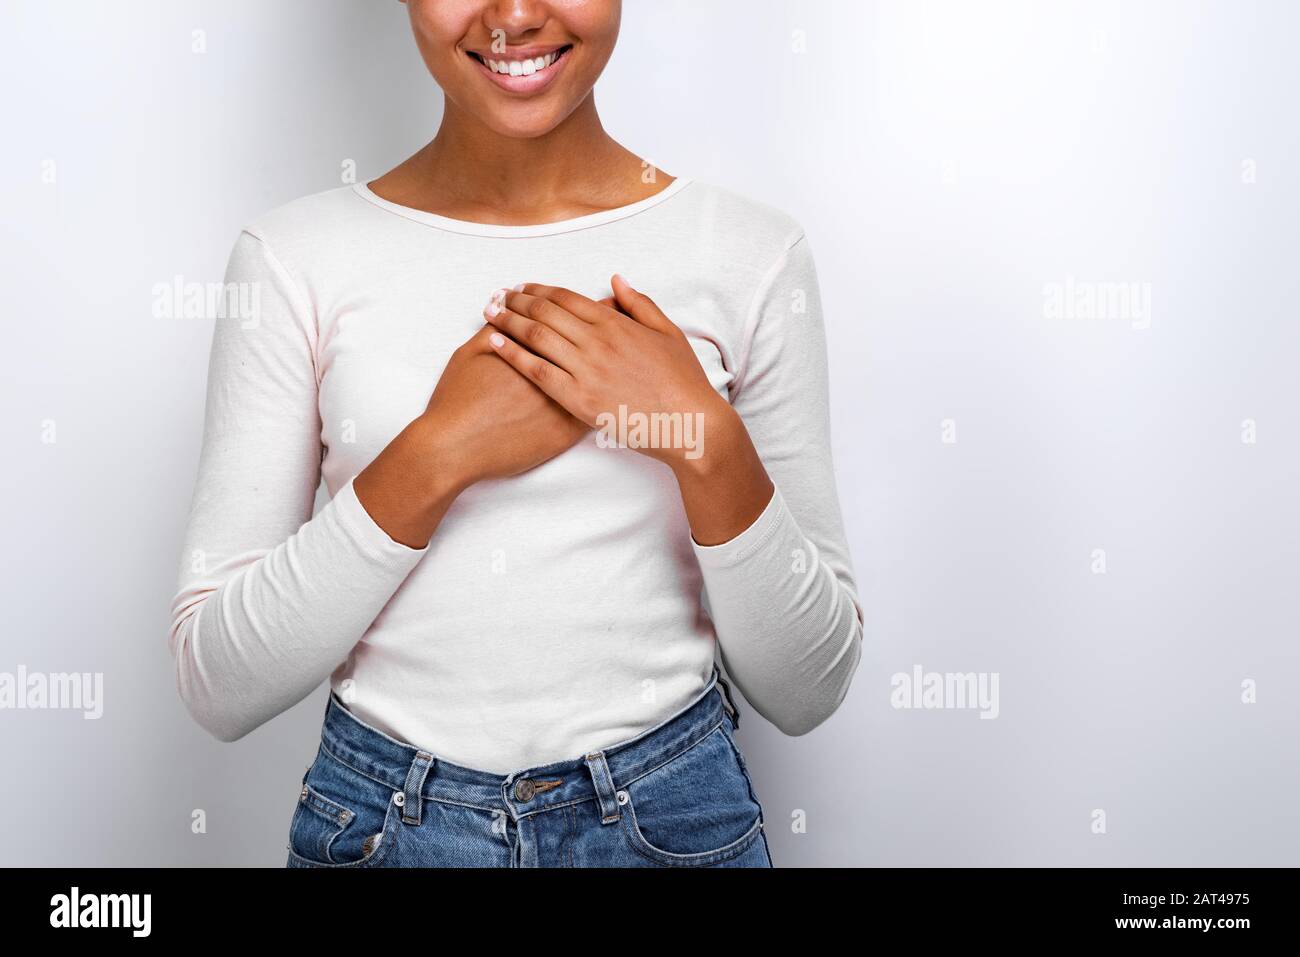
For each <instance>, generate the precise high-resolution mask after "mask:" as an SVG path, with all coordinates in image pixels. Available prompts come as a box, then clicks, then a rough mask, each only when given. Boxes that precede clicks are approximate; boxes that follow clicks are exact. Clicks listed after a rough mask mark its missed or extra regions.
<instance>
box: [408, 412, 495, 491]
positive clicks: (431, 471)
mask: <svg viewBox="0 0 1300 957" xmlns="http://www.w3.org/2000/svg"><path fill="white" fill-rule="evenodd" d="M398 441H400V442H401V443H402V444H403V445H404V446H405V449H406V455H405V456H404V457H405V458H406V459H407V461H409V462H410V463H411V467H412V468H413V469H414V470H416V471H418V472H419V474H420V485H421V487H422V488H424V489H425V490H426V498H427V500H428V503H429V504H430V505H431V506H432V507H435V508H436V507H438V506H439V505H440V504H441V505H443V507H445V504H449V503H450V502H451V501H452V500H453V499H455V498H456V496H458V495H459V494H460V493H461V492H463V491H465V489H467V488H469V487H470V486H471V485H473V484H474V482H475V481H477V477H476V476H474V475H473V474H472V473H471V470H470V469H469V467H468V463H466V462H464V461H462V458H463V457H462V456H461V455H459V454H458V451H459V450H458V449H456V448H454V447H452V446H451V445H450V444H449V443H448V442H447V439H446V429H443V428H440V427H439V425H438V423H436V422H435V421H434V420H433V419H432V418H430V417H429V416H428V415H421V416H419V417H418V418H416V419H415V420H414V421H412V422H411V424H410V425H408V426H407V427H406V428H405V429H403V430H402V433H401V435H400V436H399V437H398Z"/></svg>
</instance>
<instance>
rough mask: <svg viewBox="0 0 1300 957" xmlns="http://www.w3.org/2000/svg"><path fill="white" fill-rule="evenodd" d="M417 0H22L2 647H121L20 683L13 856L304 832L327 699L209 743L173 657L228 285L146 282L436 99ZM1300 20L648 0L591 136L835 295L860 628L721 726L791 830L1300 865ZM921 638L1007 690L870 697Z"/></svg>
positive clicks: (266, 852) (379, 151)
mask: <svg viewBox="0 0 1300 957" xmlns="http://www.w3.org/2000/svg"><path fill="white" fill-rule="evenodd" d="M407 31H408V28H407V25H406V20H405V12H404V10H403V9H402V7H401V6H400V5H399V4H398V3H396V2H378V0H370V2H363V0H328V2H326V0H237V2H222V3H216V2H211V0H208V2H200V0H165V2H164V0H154V2H143V0H134V2H120V3H102V2H93V0H63V2H60V3H40V2H35V0H32V2H13V0H6V2H4V3H3V21H2V22H0V53H2V54H3V55H0V71H2V72H0V76H2V77H3V81H4V86H5V90H6V95H5V98H4V105H3V107H2V109H3V110H4V116H3V127H2V128H3V130H4V134H5V142H6V144H7V145H6V147H5V148H4V149H3V150H0V174H3V175H0V182H2V183H3V190H4V196H3V198H4V216H3V233H2V234H0V263H3V268H4V273H3V278H4V285H3V288H4V291H5V293H6V298H7V304H6V308H5V319H4V328H5V337H4V343H3V349H0V371H2V375H0V394H2V395H3V401H4V415H3V416H0V430H3V432H2V438H3V442H4V450H5V455H4V462H5V468H4V470H3V475H4V478H3V481H4V490H3V491H4V494H3V498H2V501H3V505H2V506H0V507H2V508H3V514H4V530H5V531H4V552H3V554H4V561H5V567H4V574H3V576H2V577H0V581H2V582H3V589H4V593H3V602H0V611H2V613H3V622H4V629H5V636H4V641H3V643H0V682H2V681H3V679H4V676H5V675H6V674H7V675H11V676H15V675H17V674H18V671H19V669H20V668H25V669H28V670H29V671H30V672H37V673H46V674H48V673H60V672H80V673H89V674H101V675H102V676H103V679H102V680H103V700H102V709H103V713H102V717H99V718H98V719H96V720H87V719H85V718H84V717H83V716H82V713H81V712H79V711H76V710H55V709H42V710H33V709H16V708H11V707H0V758H2V759H3V766H4V778H5V783H4V786H3V787H0V864H85V865H108V864H132V865H135V864H200V863H203V864H242V863H248V864H266V865H279V864H281V863H282V861H283V858H284V852H283V848H284V845H285V841H286V835H287V828H288V823H289V816H290V814H291V812H292V810H293V806H294V801H295V799H296V795H297V789H298V784H299V781H300V779H301V776H302V772H303V769H304V767H305V766H306V764H307V763H308V762H309V761H310V760H311V758H312V756H313V754H314V752H315V748H316V734H317V731H318V726H319V720H320V717H321V712H322V708H323V701H324V697H323V695H324V691H323V689H322V691H320V692H318V693H317V694H316V695H315V696H314V697H313V698H311V699H310V700H309V701H308V702H305V703H303V704H302V705H300V706H299V707H297V708H296V709H294V710H293V711H291V712H289V713H288V714H286V715H283V716H281V717H280V718H278V719H276V720H275V721H273V722H272V723H270V724H269V725H267V726H265V727H263V728H261V729H260V730H258V731H257V732H255V733H254V734H252V735H251V736H249V737H248V738H246V739H244V740H243V741H241V742H238V743H237V744H233V745H223V744H219V743H217V742H215V741H213V740H210V739H209V738H207V737H206V735H205V734H204V733H203V732H202V731H201V730H200V729H199V728H198V727H197V726H196V725H194V724H193V723H192V722H191V720H190V719H189V717H188V715H187V714H186V713H185V711H184V709H183V707H182V706H181V704H180V701H179V699H178V698H177V696H176V693H175V690H174V687H173V679H172V676H171V671H170V665H169V661H168V656H167V650H166V628H167V617H168V616H167V610H168V604H169V600H170V597H171V593H172V589H173V585H174V579H175V569H176V562H177V559H178V555H179V548H180V536H181V530H182V528H183V524H184V521H185V516H186V511H187V508H188V504H189V496H190V492H191V487H192V481H193V477H194V470H195V467H196V465H197V455H198V447H199V439H200V432H199V430H200V424H201V416H202V403H203V384H204V378H205V373H206V361H207V347H208V341H209V338H210V335H211V321H204V320H194V319H184V318H166V317H162V318H160V317H158V316H156V315H155V308H154V306H155V301H154V291H153V290H154V287H155V285H156V284H159V283H171V282H173V281H174V277H177V276H180V277H183V279H184V281H197V282H213V281H219V280H220V278H221V275H222V271H223V269H224V266H225V261H226V256H227V254H228V252H229V248H230V245H231V243H232V242H233V241H234V238H235V236H236V234H237V232H238V229H239V228H240V226H241V225H243V224H245V223H247V222H248V221H250V220H251V219H252V218H253V217H255V216H256V215H257V214H259V213H260V212H262V211H264V210H266V209H269V208H271V207H273V206H276V205H279V204H280V203H282V202H285V201H288V200H289V199H292V198H294V197H296V196H299V195H302V194H305V193H309V192H315V191H318V190H322V189H327V188H330V187H333V186H337V185H340V184H341V183H342V182H343V178H342V177H343V176H344V174H345V171H346V170H347V169H348V168H350V163H351V164H355V168H356V171H357V173H356V175H357V177H358V178H363V179H370V178H373V177H374V176H376V175H378V174H379V173H381V172H383V171H384V170H386V169H387V168H388V167H390V166H391V165H393V164H394V163H396V162H397V161H398V160H400V159H402V158H403V157H405V156H406V155H408V154H409V153H410V152H411V151H413V150H414V149H415V148H416V147H418V146H419V145H420V144H421V143H423V142H424V141H425V140H427V139H428V138H429V136H431V134H432V132H433V131H434V129H435V128H436V125H437V121H438V116H439V111H440V108H441V105H440V96H439V94H438V93H437V90H436V89H435V87H434V85H433V83H432V81H431V80H430V79H429V77H428V75H427V74H426V72H425V70H424V67H423V65H422V64H421V63H420V60H419V58H418V56H417V54H416V51H415V49H414V45H413V43H412V41H411V40H410V39H409V36H408V32H407ZM1298 32H1300V8H1298V7H1297V6H1296V5H1294V4H1291V3H1287V2H1285V0H1276V2H1263V0H1261V2H1255V3H1244V2H1229V0H1219V2H1174V0H1167V2H1143V3H1131V2H1113V3H1097V2H1079V3H1075V2H1069V3H1065V2H1046V0H1043V2H1038V0H1026V2H993V0H982V2H917V0H907V2H903V0H895V2H880V3H873V2H853V0H844V2H832V0H821V2H817V0H811V2H810V0H804V2H798V3H795V2H790V3H785V2H756V0H725V2H724V0H711V2H700V0H676V2H669V0H628V2H627V4H626V9H625V19H624V31H623V38H622V40H621V43H620V48H619V50H618V52H617V53H616V55H615V58H614V60H613V62H612V63H611V65H610V68H609V71H608V73H607V75H606V77H605V79H604V80H603V81H602V83H601V85H600V86H599V87H598V98H599V102H600V105H601V109H602V114H603V116H604V118H605V121H606V124H607V126H608V128H609V129H610V131H611V132H612V133H613V134H614V135H615V136H617V137H618V138H620V139H621V140H623V142H625V143H626V144H627V145H628V146H629V147H631V148H632V149H634V150H636V151H638V152H640V153H642V154H643V155H644V156H646V157H647V158H648V159H650V160H652V161H653V162H655V163H657V164H659V165H660V166H661V167H662V168H664V169H666V170H668V171H669V172H671V173H678V174H689V175H692V176H695V177H699V178H703V179H710V180H714V181H716V182H719V183H721V184H723V185H725V186H728V187H730V188H732V189H734V190H737V191H739V192H742V193H746V194H748V195H751V196H753V197H755V198H759V199H762V200H765V201H767V202H769V203H771V204H773V205H776V206H779V207H782V208H784V209H786V210H788V211H790V212H791V213H793V214H794V215H795V216H796V217H798V218H799V219H800V220H801V221H802V222H803V223H804V225H805V227H806V228H807V231H808V233H809V236H810V239H811V241H812V243H813V248H814V250H815V251H816V253H817V257H818V264H819V270H820V274H821V281H822V286H823V292H824V298H825V301H826V304H827V311H828V324H829V335H830V342H831V349H832V355H831V362H832V384H833V402H834V407H833V415H834V422H835V454H836V464H837V472H838V476H839V483H840V490H841V497H842V501H843V505H844V512H845V519H846V522H847V524H848V528H849V533H850V540H851V544H852V547H853V552H854V558H855V563H856V568H857V572H858V577H859V580H860V583H861V592H862V597H863V600H864V604H865V607H866V609H867V613H868V626H867V651H866V653H865V655H864V658H863V663H862V667H861V670H860V671H859V673H858V678H857V681H856V684H855V686H854V688H853V690H852V692H851V693H850V696H849V699H848V700H847V701H846V703H845V705H844V706H843V708H842V709H841V711H840V712H839V713H837V714H836V715H835V717H834V718H832V719H831V721H830V722H828V723H827V724H826V725H824V726H823V727H821V728H819V729H818V730H816V731H815V732H813V733H812V734H811V735H809V736H807V737H804V738H798V739H793V738H785V737H783V736H782V735H781V734H780V733H779V732H777V731H776V730H775V729H773V728H771V727H770V726H767V725H765V724H764V723H763V721H762V719H761V718H759V717H758V716H757V715H756V714H754V713H753V712H752V711H747V715H746V717H747V720H744V721H743V722H742V726H741V732H740V737H741V740H742V742H743V744H744V746H745V748H746V750H747V754H748V756H749V764H750V767H751V770H752V771H753V773H754V776H755V779H756V783H757V787H758V790H759V795H760V798H761V799H762V800H763V803H764V806H765V810H766V812H767V817H768V821H769V824H768V830H769V839H770V841H771V844H772V850H773V855H774V857H775V858H776V861H777V863H778V865H821V864H865V865H925V864H941V865H969V864H992V865H1010V864H1047V865H1056V864H1061V865H1065V864H1084V865H1101V864H1117V865H1183V866H1187V865H1211V864H1213V865H1229V864H1273V865H1280V864H1291V865H1295V864H1298V863H1300V824H1298V823H1297V816H1296V814H1295V812H1294V800H1295V795H1296V793H1297V791H1300V761H1297V753H1296V752H1297V732H1298V731H1300V696H1297V695H1296V692H1295V689H1296V688H1297V686H1298V684H1300V681H1298V679H1300V654H1298V653H1297V645H1296V637H1297V625H1298V624H1300V620H1298V619H1300V616H1298V610H1300V608H1298V601H1297V595H1300V589H1297V588H1296V587H1295V581H1296V577H1297V571H1300V544H1297V543H1298V542H1300V537H1298V536H1297V531H1298V530H1300V521H1297V519H1298V518H1300V509H1298V508H1297V505H1296V488H1297V480H1298V479H1300V454H1298V453H1297V442H1296V440H1297V433H1298V431H1300V403H1297V401H1296V399H1297V391H1298V390H1297V388H1296V384H1295V383H1296V374H1295V371H1294V365H1295V361H1296V357H1297V354H1298V353H1300V349H1298V347H1300V333H1298V332H1297V324H1296V318H1297V317H1296V304H1297V301H1300V295H1298V294H1300V269H1298V268H1297V265H1296V262H1295V256H1296V249H1297V226H1296V223H1297V212H1300V208H1298V207H1300V203H1298V202H1297V200H1300V187H1298V186H1297V170H1300V141H1298V140H1300V137H1298V135H1297V124H1296V117H1297V116H1298V115H1300V61H1297V59H1296V58H1295V57H1294V55H1293V54H1294V51H1293V50H1292V49H1291V46H1292V44H1293V41H1294V38H1295V36H1296V35H1297V33H1298ZM1118 292H1131V293H1132V296H1131V298H1129V299H1119V298H1115V297H1114V296H1112V294H1113V293H1118ZM918 667H919V668H920V669H922V671H923V672H926V673H929V672H937V673H961V674H974V675H976V676H984V678H985V679H986V680H987V681H990V682H991V681H992V680H993V676H994V675H996V676H997V678H996V680H997V689H998V699H997V717H996V718H993V719H984V718H981V717H980V711H979V710H978V709H971V708H964V709H963V708H945V709H926V708H920V709H916V708H901V707H895V705H896V704H899V703H900V702H899V699H898V697H897V696H895V697H894V698H893V699H892V700H891V693H893V689H892V687H891V682H892V681H893V677H892V676H894V675H897V674H906V675H911V674H912V672H913V670H914V669H915V668H918ZM989 687H991V685H990V686H989ZM947 703H950V704H951V703H952V702H947ZM985 710H988V709H985ZM990 713H991V712H990ZM196 810H199V811H202V812H203V814H202V819H203V820H204V822H205V828H206V829H205V830H204V831H202V832H201V833H195V832H194V831H195V828H194V827H193V824H192V822H193V820H194V819H195V812H196Z"/></svg>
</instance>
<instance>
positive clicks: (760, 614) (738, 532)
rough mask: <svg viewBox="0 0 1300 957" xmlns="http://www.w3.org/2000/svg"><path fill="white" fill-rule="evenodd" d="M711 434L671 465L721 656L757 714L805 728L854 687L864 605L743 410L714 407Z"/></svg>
mask: <svg viewBox="0 0 1300 957" xmlns="http://www.w3.org/2000/svg"><path fill="white" fill-rule="evenodd" d="M728 410H729V411H730V407H728ZM710 421H711V422H713V424H714V428H713V429H712V430H710V429H708V428H707V426H708V424H709V422H710ZM705 434H706V439H705V443H704V448H705V454H704V455H702V456H700V457H699V458H698V459H695V460H684V461H682V462H680V463H678V464H676V465H675V466H674V472H675V474H676V475H677V477H678V484H679V487H680V488H681V493H682V501H683V503H684V505H685V508H686V513H687V517H688V520H689V522H690V526H691V533H692V537H693V538H694V540H695V550H696V555H697V557H698V558H699V561H700V567H701V570H702V572H703V575H704V584H705V589H706V591H707V593H708V597H709V609H710V613H711V616H712V618H713V623H714V628H715V630H716V632H717V636H718V644H719V646H720V648H721V650H722V657H723V661H724V663H725V664H726V666H727V670H728V671H729V672H730V674H731V676H732V677H733V678H734V679H735V680H736V683H737V684H738V685H739V686H740V688H741V690H742V691H743V692H744V693H745V696H746V697H747V698H748V699H749V701H750V703H751V704H752V705H753V706H754V707H755V709H757V710H758V712H759V713H760V714H762V715H764V716H765V717H766V718H768V720H770V721H772V723H773V724H775V725H776V726H777V727H779V728H780V729H781V730H782V731H784V732H786V733H787V734H803V733H805V732H807V731H810V730H812V728H814V727H816V726H817V725H818V724H820V723H821V722H822V721H824V720H825V719H826V718H827V717H829V716H830V714H831V713H832V712H834V710H835V709H836V707H838V705H839V703H840V701H841V700H843V698H844V695H845V693H846V692H847V690H848V687H849V683H850V681H851V679H852V677H853V673H854V671H855V670H856V668H857V664H858V659H859V656H860V654H861V635H862V623H861V621H860V619H859V616H858V610H857V605H856V603H855V601H854V598H853V594H852V591H851V590H850V589H849V588H847V587H846V586H845V584H844V583H842V582H841V581H840V580H839V579H838V578H837V576H836V575H835V573H834V572H833V571H832V570H831V568H830V567H828V566H827V564H826V563H825V562H823V561H822V559H821V556H820V554H819V552H818V549H817V547H816V546H815V545H814V544H813V543H812V542H811V541H810V540H809V539H808V538H807V537H806V536H805V535H804V534H803V532H802V531H801V530H800V528H799V525H798V523H797V522H796V521H795V519H794V516H793V515H792V514H791V513H790V512H789V510H788V509H787V508H786V506H785V503H784V500H783V499H782V497H781V495H780V492H779V490H777V489H776V488H775V486H774V485H773V483H772V480H771V479H770V478H769V477H768V474H767V470H766V469H765V468H764V466H763V463H762V461H761V459H760V458H759V456H758V453H757V451H756V450H755V447H754V444H753V442H752V441H751V440H750V437H749V433H748V431H747V430H746V428H745V426H744V423H743V421H742V420H741V419H740V417H739V416H738V415H736V414H735V413H734V412H733V413H731V416H730V417H728V416H726V415H721V414H715V415H714V416H713V417H712V418H711V419H706V429H705Z"/></svg>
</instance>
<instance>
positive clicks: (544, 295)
mask: <svg viewBox="0 0 1300 957" xmlns="http://www.w3.org/2000/svg"><path fill="white" fill-rule="evenodd" d="M515 288H516V289H517V290H518V291H519V292H520V294H522V295H526V296H533V297H535V298H537V299H544V300H546V301H547V302H552V303H555V305H557V306H559V307H560V308H561V309H563V310H564V311H565V312H568V313H569V314H571V315H574V316H577V317H578V318H579V319H581V320H582V321H583V322H588V323H596V322H601V321H603V320H605V319H608V318H609V316H610V314H609V312H608V311H607V308H606V307H604V306H602V305H601V304H600V303H599V302H597V301H596V300H594V299H589V298H587V297H586V296H584V295H582V294H581V293H576V292H574V291H573V290H572V289H565V288H564V287H563V286H544V285H542V284H541V283H535V282H528V283H523V284H522V286H516V287H515Z"/></svg>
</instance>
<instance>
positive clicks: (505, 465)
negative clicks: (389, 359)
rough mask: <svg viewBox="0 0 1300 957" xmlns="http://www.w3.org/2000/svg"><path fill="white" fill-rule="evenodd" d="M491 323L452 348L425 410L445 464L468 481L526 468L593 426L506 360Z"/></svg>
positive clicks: (459, 482)
mask: <svg viewBox="0 0 1300 957" xmlns="http://www.w3.org/2000/svg"><path fill="white" fill-rule="evenodd" d="M491 334H492V328H491V327H490V326H484V327H483V328H482V329H480V330H479V331H478V332H477V333H475V334H474V336H473V337H471V338H470V339H469V341H467V342H466V343H465V344H464V345H462V346H461V347H460V348H459V349H457V350H456V351H455V352H453V353H452V356H451V359H450V361H448V363H447V366H446V368H445V369H443V371H442V376H441V378H439V380H438V384H437V385H436V386H435V387H434V390H433V395H432V397H430V399H429V405H428V407H427V408H426V409H425V411H424V415H423V416H422V418H423V419H424V420H425V421H426V422H427V423H428V425H429V429H428V430H427V431H428V433H429V434H430V435H431V436H433V437H434V438H433V442H434V444H435V445H436V447H437V449H438V450H439V458H440V460H441V462H442V463H443V467H444V468H446V469H450V470H451V471H452V472H453V473H454V474H455V476H456V484H457V485H459V486H461V487H467V486H469V485H472V484H473V483H475V482H479V481H482V480H483V479H489V478H505V477H507V476H510V475H517V474H519V473H520V472H526V471H527V470H528V469H531V468H533V467H535V466H538V465H541V464H542V463H543V462H545V461H547V460H548V459H552V458H554V457H555V456H557V455H559V454H560V453H561V452H563V451H565V450H566V449H568V448H570V447H571V446H572V445H573V444H574V443H576V442H577V441H578V439H580V438H581V437H582V436H583V435H585V434H586V433H587V432H588V431H589V429H588V428H587V427H586V425H584V424H583V423H582V422H580V421H578V420H577V419H575V418H574V417H573V416H572V415H570V414H569V413H568V412H566V411H565V410H564V409H563V408H561V407H560V406H559V405H558V404H556V403H555V401H554V400H552V399H551V398H549V397H548V396H547V395H546V394H545V393H543V392H542V391H541V390H539V389H538V388H536V387H535V386H533V385H532V384H531V383H529V382H527V381H525V380H523V379H520V377H519V376H517V375H515V374H514V373H513V372H512V371H511V370H510V369H508V368H505V367H504V366H502V364H501V361H500V360H499V359H498V358H497V357H496V355H495V350H494V349H492V347H491V346H490V345H489V343H488V336H490V335H491Z"/></svg>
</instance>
